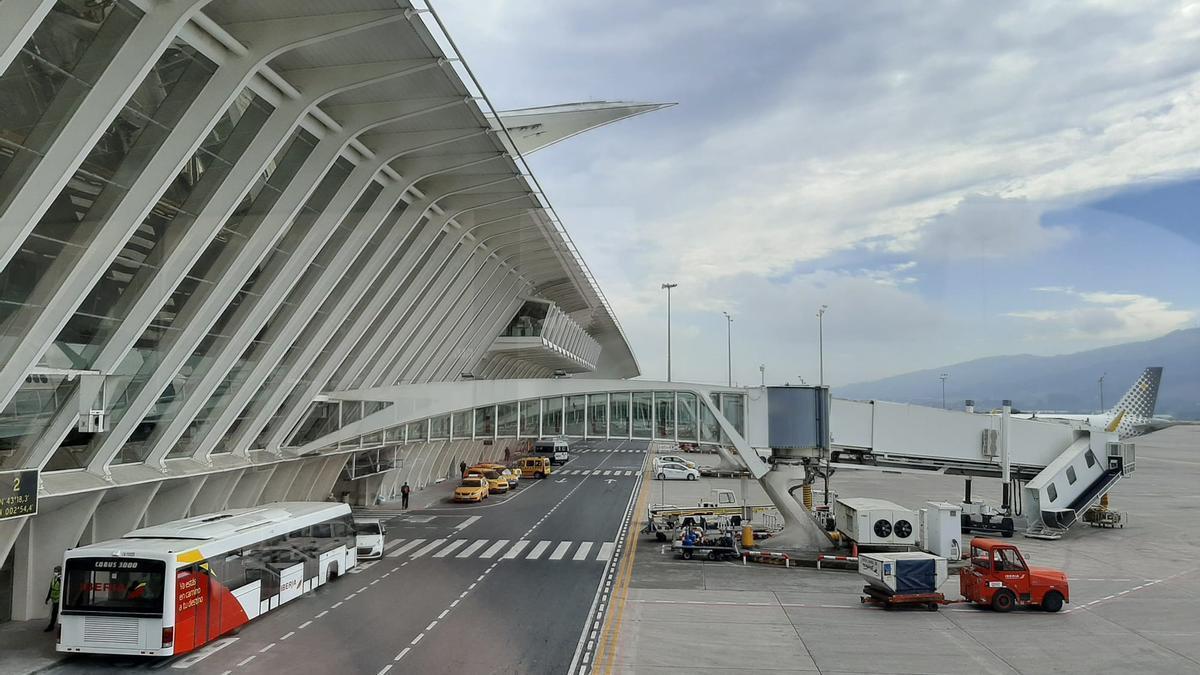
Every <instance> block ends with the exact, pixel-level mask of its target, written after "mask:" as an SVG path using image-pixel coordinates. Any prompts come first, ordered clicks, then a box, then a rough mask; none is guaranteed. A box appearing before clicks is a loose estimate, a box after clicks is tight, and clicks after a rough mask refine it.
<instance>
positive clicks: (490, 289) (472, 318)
mask: <svg viewBox="0 0 1200 675" xmlns="http://www.w3.org/2000/svg"><path fill="white" fill-rule="evenodd" d="M524 287H525V283H524V281H522V280H521V279H520V278H519V277H517V276H516V275H514V274H512V272H511V271H510V270H506V269H504V268H501V270H500V271H499V272H497V273H496V275H495V277H494V278H493V279H492V280H491V281H490V282H489V283H488V284H487V286H486V287H485V288H484V290H485V295H481V296H480V297H481V300H482V301H481V302H478V303H476V304H475V305H473V306H472V307H471V308H469V309H468V311H467V312H465V313H464V315H463V318H462V322H461V323H462V328H461V329H460V330H458V331H457V332H456V334H457V335H458V337H457V338H455V339H454V341H453V342H450V341H447V342H446V343H445V344H443V345H442V347H441V353H440V355H439V357H438V359H437V362H436V363H435V364H434V367H433V368H432V370H431V371H430V373H429V374H428V376H423V380H424V381H429V382H436V381H438V380H451V379H456V378H457V377H458V375H459V374H460V373H461V372H462V371H458V372H455V371H454V362H455V361H456V360H457V359H458V358H459V357H460V356H462V351H463V350H462V349H461V348H460V345H463V344H470V342H471V340H472V339H473V338H474V337H475V336H476V334H477V333H478V331H479V328H480V322H481V318H480V317H482V316H483V315H484V314H485V312H486V310H488V309H489V308H491V309H494V308H495V306H496V305H498V304H503V303H504V300H503V299H504V298H507V297H508V294H509V293H510V292H517V291H519V290H520V289H522V288H524ZM523 301H524V299H522V302H523ZM511 318H512V317H511V316H510V317H509V319H511Z"/></svg>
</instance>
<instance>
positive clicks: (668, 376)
mask: <svg viewBox="0 0 1200 675" xmlns="http://www.w3.org/2000/svg"><path fill="white" fill-rule="evenodd" d="M678 285H679V284H673V283H670V282H667V283H665V284H663V285H662V287H663V288H665V289H667V382H670V381H671V289H672V288H675V287H676V286H678Z"/></svg>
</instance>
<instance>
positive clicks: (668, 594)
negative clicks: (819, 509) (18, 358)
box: [613, 427, 1200, 675]
mask: <svg viewBox="0 0 1200 675" xmlns="http://www.w3.org/2000/svg"><path fill="white" fill-rule="evenodd" d="M1135 442H1136V444H1137V468H1136V471H1135V473H1134V474H1133V475H1132V476H1130V477H1129V478H1127V479H1125V480H1123V481H1122V482H1121V483H1119V484H1118V485H1117V486H1116V487H1115V489H1114V490H1113V491H1112V492H1111V493H1110V494H1111V502H1112V508H1113V509H1115V510H1118V511H1122V512H1125V513H1126V514H1127V519H1126V526H1125V527H1124V528H1122V529H1096V528H1092V527H1089V526H1086V525H1083V524H1080V525H1076V526H1075V527H1074V528H1072V529H1071V530H1070V531H1069V532H1068V533H1067V534H1066V536H1064V537H1063V538H1062V539H1061V540H1057V541H1045V540H1037V539H1027V538H1024V537H1022V536H1021V535H1020V534H1019V533H1018V534H1017V536H1015V537H1014V538H1013V539H1011V541H1012V542H1014V543H1016V544H1017V545H1018V546H1019V547H1020V548H1021V550H1022V552H1023V553H1024V554H1025V556H1026V558H1027V559H1029V561H1030V564H1032V565H1037V566H1046V567H1054V568H1058V569H1062V570H1064V571H1066V572H1067V574H1068V575H1069V576H1070V583H1071V602H1070V604H1068V605H1067V606H1066V607H1065V608H1064V610H1063V611H1062V612H1061V613H1058V614H1047V613H1045V612H1042V611H1040V610H1037V609H1018V610H1016V611H1014V612H1012V613H1011V614H996V613H993V612H991V611H990V610H987V609H981V608H976V607H974V606H972V605H969V604H956V605H950V606H946V607H943V608H941V609H940V610H939V611H937V612H927V611H911V610H900V611H885V610H882V609H879V608H876V607H872V606H870V605H863V604H862V603H861V602H860V600H859V598H860V596H861V595H862V586H863V582H862V581H861V580H860V578H859V577H858V575H857V574H856V573H855V572H852V571H849V572H848V571H839V570H828V569H826V570H816V569H813V568H807V567H801V568H792V569H785V568H782V567H769V566H755V565H746V566H744V565H742V564H741V563H740V562H708V561H700V560H691V561H684V560H680V559H677V558H675V557H673V556H672V555H671V553H670V551H669V549H668V550H667V551H666V552H663V547H662V545H661V544H660V543H658V542H656V541H654V540H653V539H652V538H649V537H646V536H644V535H643V536H642V538H641V539H640V541H639V545H638V549H637V556H636V562H635V564H634V566H633V573H632V577H631V580H630V583H629V591H628V595H627V599H626V603H625V605H626V606H625V608H624V621H623V624H622V627H621V630H620V633H619V635H618V636H617V639H616V642H617V648H616V652H615V656H614V659H613V660H614V666H615V667H614V671H615V672H625V673H675V672H681V671H685V670H686V671H687V672H695V673H706V674H708V673H712V674H716V673H784V672H820V673H829V674H833V673H838V674H850V673H871V674H891V673H896V674H899V673H968V672H969V673H1031V674H1032V673H1085V672H1086V673H1092V674H1095V673H1139V674H1140V675H1146V674H1149V673H1194V672H1200V540H1198V539H1197V538H1196V536H1195V529H1196V523H1197V522H1200V491H1198V490H1197V488H1196V486H1197V483H1198V480H1197V479H1200V427H1175V428H1172V429H1167V430H1164V431H1160V432H1157V433H1155V434H1151V435H1148V436H1144V437H1140V438H1138V439H1136V441H1135ZM694 459H699V461H700V462H702V463H704V462H709V461H712V460H711V459H706V458H705V457H703V456H696V457H695V458H694ZM715 487H724V488H731V489H733V490H735V492H738V493H739V494H741V492H740V491H741V489H742V487H743V484H742V482H741V481H740V480H738V479H702V480H700V481H697V482H695V483H685V482H669V483H667V484H665V485H664V484H660V483H659V482H658V481H655V482H654V484H652V485H651V486H650V487H649V489H650V490H652V493H651V501H652V502H659V501H662V499H661V496H662V494H663V493H665V496H666V500H665V501H667V502H669V503H674V504H680V505H687V504H692V503H694V502H695V500H696V499H699V498H701V497H703V496H705V495H707V494H708V491H709V490H710V489H711V488H715ZM745 487H746V498H747V499H748V500H749V501H750V502H752V503H753V502H761V501H763V500H764V499H765V495H764V494H762V492H761V490H760V489H759V488H758V486H757V484H756V483H755V482H754V481H747V482H746V484H745ZM830 487H831V490H832V491H834V492H836V493H838V494H839V495H840V496H843V497H854V496H860V497H867V496H869V497H879V498H883V499H889V500H891V501H895V502H897V503H899V504H902V505H904V506H908V507H910V508H919V507H920V506H921V505H922V504H923V503H924V502H926V501H931V500H932V501H950V502H958V501H961V499H962V492H963V479H962V478H961V477H957V476H929V475H915V474H901V475H895V474H882V473H878V472H870V471H841V472H838V473H837V474H835V475H834V477H833V478H832V479H831V485H830ZM973 491H974V493H975V495H976V496H982V497H984V498H986V499H988V500H991V501H995V502H999V494H1000V481H998V480H987V479H978V478H977V479H975V480H974V486H973ZM819 501H820V496H819V495H818V502H819ZM1018 525H1019V526H1021V525H1023V523H1022V522H1021V521H1018ZM942 591H943V592H944V593H945V595H946V597H947V598H955V599H956V598H959V594H958V581H957V577H956V576H955V575H953V574H952V575H951V579H950V580H949V581H948V582H947V583H946V584H945V585H944V586H943V587H942Z"/></svg>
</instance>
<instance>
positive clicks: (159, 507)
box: [145, 475, 208, 526]
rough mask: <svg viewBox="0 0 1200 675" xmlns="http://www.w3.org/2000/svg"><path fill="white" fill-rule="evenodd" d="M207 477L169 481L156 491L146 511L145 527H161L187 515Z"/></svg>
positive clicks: (190, 477) (191, 477)
mask: <svg viewBox="0 0 1200 675" xmlns="http://www.w3.org/2000/svg"><path fill="white" fill-rule="evenodd" d="M207 478H208V477H207V476H203V475H201V476H189V477H187V478H180V479H177V480H170V481H167V482H166V483H164V484H163V486H162V487H160V488H159V489H158V493H156V494H155V495H154V498H153V499H152V500H150V508H148V509H146V518H145V519H146V525H147V526H150V525H162V524H163V523H169V522H171V521H172V520H179V519H180V518H184V517H186V516H187V515H188V513H189V512H190V511H191V508H192V502H193V501H195V500H196V495H198V494H200V488H202V487H204V482H205V480H207Z"/></svg>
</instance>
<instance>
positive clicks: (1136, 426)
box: [1105, 366, 1163, 438]
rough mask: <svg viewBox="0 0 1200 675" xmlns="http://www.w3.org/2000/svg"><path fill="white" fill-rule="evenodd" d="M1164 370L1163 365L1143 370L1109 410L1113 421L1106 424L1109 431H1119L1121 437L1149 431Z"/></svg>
mask: <svg viewBox="0 0 1200 675" xmlns="http://www.w3.org/2000/svg"><path fill="white" fill-rule="evenodd" d="M1162 371H1163V369H1162V367H1161V366H1153V367H1150V368H1147V369H1145V370H1143V371H1142V375H1141V377H1139V378H1138V379H1137V381H1136V382H1134V383H1133V386H1132V387H1130V388H1129V391H1127V392H1125V395H1124V396H1122V397H1121V400H1119V401H1117V404H1116V405H1115V406H1113V408H1112V410H1111V411H1109V414H1110V415H1111V416H1112V418H1111V420H1112V421H1110V422H1109V423H1108V424H1107V425H1105V428H1106V429H1107V430H1108V431H1115V432H1117V433H1118V434H1120V436H1121V438H1128V437H1130V436H1137V435H1140V434H1142V433H1145V432H1146V431H1147V424H1148V423H1149V422H1150V421H1151V419H1152V418H1153V417H1154V407H1155V405H1156V404H1157V403H1158V385H1159V383H1160V382H1162Z"/></svg>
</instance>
